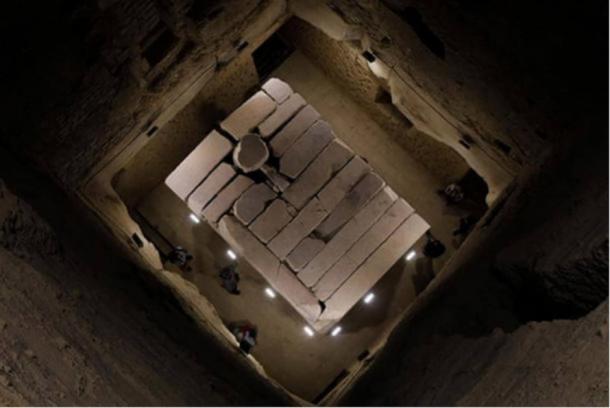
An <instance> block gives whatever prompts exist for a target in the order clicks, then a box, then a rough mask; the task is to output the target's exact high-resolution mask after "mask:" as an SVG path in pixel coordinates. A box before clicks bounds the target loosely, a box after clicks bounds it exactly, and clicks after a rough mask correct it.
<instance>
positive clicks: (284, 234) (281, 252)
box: [269, 198, 327, 260]
mask: <svg viewBox="0 0 610 408" xmlns="http://www.w3.org/2000/svg"><path fill="white" fill-rule="evenodd" d="M326 215H327V213H326V211H325V210H324V209H323V208H322V206H320V202H319V201H318V200H317V199H316V198H313V199H312V200H310V201H309V203H307V205H306V206H305V208H303V210H301V212H299V213H298V214H297V216H296V217H295V218H294V219H293V220H292V221H291V222H290V224H288V225H286V226H285V227H284V229H283V230H281V231H280V233H279V234H277V235H276V236H275V238H273V239H272V240H271V242H270V243H269V249H270V250H271V251H272V252H273V253H274V254H275V255H277V257H278V258H280V259H282V260H283V259H285V258H286V256H287V255H288V254H289V253H290V251H292V250H293V249H294V248H295V247H296V246H297V245H298V244H299V242H301V240H302V239H303V238H305V237H306V236H308V235H309V234H310V233H311V231H313V230H314V229H315V228H316V226H317V225H318V224H319V223H320V221H322V220H323V219H324V217H326Z"/></svg>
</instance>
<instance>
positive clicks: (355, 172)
mask: <svg viewBox="0 0 610 408" xmlns="http://www.w3.org/2000/svg"><path fill="white" fill-rule="evenodd" d="M370 171H371V167H370V166H369V165H368V164H366V163H365V161H364V160H362V159H361V158H360V157H354V158H353V159H352V160H350V162H349V163H347V164H346V165H345V167H343V169H341V171H340V172H339V173H337V175H336V176H335V177H334V178H333V179H332V180H331V181H329V182H328V184H327V185H326V186H324V188H323V189H322V190H321V191H320V192H319V193H318V198H319V199H320V203H321V204H322V206H323V207H324V208H325V209H326V211H329V212H330V211H332V210H333V209H334V208H335V206H336V205H337V204H339V202H340V201H341V200H342V199H343V197H345V194H347V192H348V191H350V190H351V189H352V187H354V186H355V185H356V183H358V182H359V181H360V179H361V178H362V177H364V175H365V174H367V173H368V172H370Z"/></svg>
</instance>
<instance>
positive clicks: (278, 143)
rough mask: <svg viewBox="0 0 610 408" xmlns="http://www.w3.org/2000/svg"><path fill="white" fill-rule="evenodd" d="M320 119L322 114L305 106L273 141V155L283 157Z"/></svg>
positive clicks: (271, 143)
mask: <svg viewBox="0 0 610 408" xmlns="http://www.w3.org/2000/svg"><path fill="white" fill-rule="evenodd" d="M319 118H320V114H319V113H318V112H317V111H316V110H315V109H314V108H313V107H311V105H307V106H305V107H304V108H303V109H301V110H300V111H299V113H297V114H296V116H295V117H294V118H292V119H291V120H290V121H289V122H288V123H287V124H286V126H284V127H283V128H282V129H281V130H280V131H279V132H278V133H277V134H276V135H275V136H274V137H273V139H271V142H270V143H269V145H270V146H271V153H272V154H273V155H274V156H275V157H281V156H282V155H283V154H284V153H285V152H286V150H288V148H289V147H290V146H292V144H293V143H294V142H295V141H296V140H297V139H298V138H299V136H301V135H302V134H303V133H305V131H306V130H307V129H309V128H310V127H311V125H313V124H314V123H315V121H316V120H318V119H319Z"/></svg>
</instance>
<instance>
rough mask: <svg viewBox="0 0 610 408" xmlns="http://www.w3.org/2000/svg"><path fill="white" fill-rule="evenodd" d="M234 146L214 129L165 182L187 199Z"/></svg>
mask: <svg viewBox="0 0 610 408" xmlns="http://www.w3.org/2000/svg"><path fill="white" fill-rule="evenodd" d="M232 148H233V144H232V143H231V142H230V141H229V140H228V139H226V138H225V137H224V136H222V135H221V134H220V133H218V132H217V131H215V130H213V131H212V132H210V133H209V134H208V135H207V136H206V137H205V138H204V139H203V141H202V142H201V143H199V144H198V145H197V147H195V149H194V150H193V151H192V152H191V153H190V154H189V155H188V156H186V158H185V159H184V160H183V161H182V163H180V164H179V165H178V167H176V169H175V170H174V171H172V173H171V174H170V175H169V176H168V177H167V178H166V179H165V184H167V186H168V187H169V188H170V189H171V190H172V191H173V192H174V193H175V194H176V195H177V196H178V197H180V198H181V199H182V200H185V199H186V197H188V195H189V194H190V193H191V192H192V191H193V190H194V189H195V188H196V187H197V185H199V183H201V181H202V180H203V179H204V178H206V177H207V176H208V174H210V172H211V171H212V169H214V167H216V165H217V164H218V163H220V162H221V161H222V159H223V158H224V157H225V156H226V155H227V154H228V153H229V152H230V151H231V149H232Z"/></svg>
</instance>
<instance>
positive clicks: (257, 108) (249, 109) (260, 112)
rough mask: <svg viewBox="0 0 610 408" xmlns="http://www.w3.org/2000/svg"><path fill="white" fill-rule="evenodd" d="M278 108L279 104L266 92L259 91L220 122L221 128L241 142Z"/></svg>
mask: <svg viewBox="0 0 610 408" xmlns="http://www.w3.org/2000/svg"><path fill="white" fill-rule="evenodd" d="M276 106H277V104H276V103H275V102H274V101H273V99H271V98H270V97H269V96H268V95H267V94H266V93H265V92H263V91H258V92H257V93H255V94H254V95H253V96H252V97H251V98H250V99H248V100H247V101H246V102H244V103H243V104H242V105H241V106H240V107H239V108H237V109H235V110H234V111H233V113H231V114H230V115H229V116H228V117H227V118H226V119H225V120H223V121H222V122H220V127H222V128H223V129H224V130H225V131H227V132H229V134H231V136H233V137H234V138H235V139H236V140H240V139H241V138H242V137H244V136H245V135H247V134H248V133H251V131H252V130H253V129H254V128H255V127H257V126H258V125H259V124H260V123H261V122H262V121H263V120H265V118H267V116H269V115H271V113H273V111H274V110H275V108H276Z"/></svg>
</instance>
